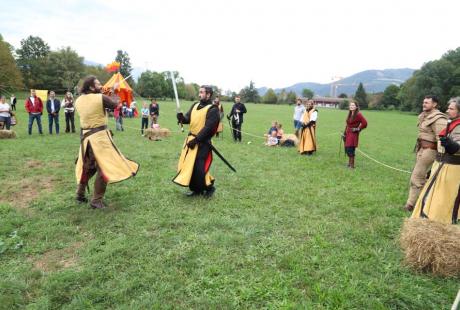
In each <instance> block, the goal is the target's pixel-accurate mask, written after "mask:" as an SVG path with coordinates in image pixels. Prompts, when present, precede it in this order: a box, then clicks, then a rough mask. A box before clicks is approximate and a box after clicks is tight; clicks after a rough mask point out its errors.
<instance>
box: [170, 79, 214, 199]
mask: <svg viewBox="0 0 460 310" xmlns="http://www.w3.org/2000/svg"><path fill="white" fill-rule="evenodd" d="M212 94H213V90H212V87H210V86H201V87H200V91H199V97H200V101H199V102H196V103H194V104H193V105H192V107H191V108H190V110H189V111H188V112H187V113H186V114H185V115H184V114H183V113H178V114H177V120H178V121H179V122H180V123H182V124H190V132H189V134H188V136H187V138H186V139H185V141H184V144H183V147H182V152H181V155H180V158H179V163H178V165H177V175H176V176H175V177H174V179H173V182H174V183H176V184H178V185H181V186H184V187H187V186H188V187H189V188H190V190H191V192H190V193H188V194H187V195H189V196H196V195H204V196H206V197H210V196H212V195H213V194H214V191H215V187H214V178H213V177H212V176H211V175H210V174H209V168H210V167H211V163H212V149H211V138H212V136H213V135H214V134H215V133H216V131H217V127H218V125H219V120H220V117H219V109H218V107H217V106H216V105H213V104H212V100H211V98H212Z"/></svg>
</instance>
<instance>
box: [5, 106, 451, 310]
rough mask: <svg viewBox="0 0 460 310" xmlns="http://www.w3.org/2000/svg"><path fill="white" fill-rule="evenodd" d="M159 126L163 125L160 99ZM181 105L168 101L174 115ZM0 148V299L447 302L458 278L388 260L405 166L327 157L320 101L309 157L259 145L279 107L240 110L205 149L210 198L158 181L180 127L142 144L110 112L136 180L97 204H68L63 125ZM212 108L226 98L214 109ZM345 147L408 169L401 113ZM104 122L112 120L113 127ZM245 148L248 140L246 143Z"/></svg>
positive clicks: (330, 126) (412, 124)
mask: <svg viewBox="0 0 460 310" xmlns="http://www.w3.org/2000/svg"><path fill="white" fill-rule="evenodd" d="M160 104H161V116H160V124H161V125H162V126H163V127H168V128H170V129H171V130H173V131H177V130H178V128H177V125H176V124H175V111H174V106H173V104H172V102H166V103H165V102H160ZM189 104H190V103H183V105H184V109H186V108H188V106H189ZM18 106H19V110H20V111H19V113H18V114H19V116H20V119H19V121H20V123H19V125H18V126H17V127H16V128H15V130H16V131H17V133H18V136H19V137H18V139H15V140H2V141H1V142H0V154H1V155H0V156H1V162H2V166H1V167H2V169H0V179H1V186H0V308H1V309H14V308H24V307H27V308H28V309H56V308H65V309H88V308H95V309H103V308H119V309H147V308H165V309H172V308H225V309H233V308H304V309H305V308H307V309H313V308H314V309H331V308H332V309H333V308H337V309H338V308H346V309H353V308H354V309H450V306H451V305H452V302H453V300H454V298H455V295H456V293H457V290H458V289H459V283H458V279H445V278H438V277H433V276H431V275H429V274H417V273H414V272H412V271H411V270H410V269H408V268H407V267H405V266H404V265H403V264H402V258H403V255H402V253H401V250H400V248H399V245H398V238H399V231H400V227H401V225H402V221H403V219H404V218H405V217H407V214H406V213H404V211H403V210H402V206H403V205H404V203H405V200H406V195H407V187H408V180H409V175H408V174H406V173H402V172H397V171H394V170H390V169H388V168H385V167H382V166H379V165H377V164H376V163H374V162H372V161H369V160H368V159H366V158H364V157H363V156H361V155H360V154H358V155H357V160H356V161H357V168H356V170H355V171H351V170H349V169H347V168H346V167H345V165H346V158H345V157H344V155H343V151H342V152H341V155H340V156H339V136H338V134H337V133H338V132H339V131H341V130H342V129H343V127H344V119H345V115H346V112H345V111H337V110H327V109H321V110H320V113H319V123H318V144H319V151H318V153H317V154H316V155H314V156H312V157H305V156H300V155H298V153H297V152H296V150H295V149H293V148H268V147H265V146H263V139H261V138H260V137H259V136H261V135H263V133H265V132H266V131H267V130H268V128H269V127H270V123H271V121H272V120H279V121H281V122H282V123H283V124H284V127H285V130H286V131H287V132H290V131H291V132H292V130H291V128H292V124H291V123H292V121H291V118H292V110H293V108H292V107H287V106H270V105H251V104H249V105H247V109H248V113H247V116H245V123H244V125H243V130H244V131H247V132H249V133H252V134H254V135H257V136H258V137H252V136H248V135H246V136H245V135H243V143H242V144H234V143H233V142H232V140H231V138H230V132H229V130H228V125H227V126H226V129H225V133H224V138H223V139H220V138H219V139H214V142H215V145H216V147H217V148H218V149H219V150H220V151H221V153H223V154H224V155H225V156H226V158H227V159H228V160H229V161H230V162H231V163H232V164H233V165H234V166H235V167H236V169H237V171H238V172H237V173H232V172H231V171H230V170H229V169H228V168H227V167H226V166H225V165H224V164H223V163H222V162H221V161H220V160H219V159H218V158H217V157H215V158H214V163H213V167H212V174H213V175H214V176H215V177H216V187H217V191H216V194H215V196H214V197H213V198H212V199H210V200H206V199H203V198H188V197H185V196H184V192H185V189H183V188H181V187H179V186H177V185H174V184H173V183H172V182H171V179H172V178H173V176H174V175H175V167H176V163H177V159H178V157H179V151H180V148H181V144H182V141H183V139H184V137H185V134H182V133H180V132H174V133H173V135H172V137H170V138H168V139H166V140H163V141H159V142H150V141H148V140H146V139H145V138H143V137H141V135H140V130H138V129H137V128H140V120H139V119H128V120H125V126H126V130H125V132H115V131H114V132H115V138H114V139H115V142H116V144H117V145H118V146H119V148H120V149H121V150H122V152H123V153H124V154H125V155H126V156H127V157H129V158H131V159H133V160H136V161H138V162H139V163H140V165H141V168H140V171H139V174H138V175H137V176H136V177H135V178H134V179H131V180H129V181H126V182H123V183H119V184H114V185H109V187H108V190H107V193H106V202H107V204H108V205H109V207H108V208H107V209H105V210H90V209H89V208H88V206H87V205H79V204H77V203H76V202H75V201H74V191H75V185H76V184H75V176H74V160H75V157H76V155H77V152H78V146H79V136H78V134H65V133H63V131H64V130H63V128H64V117H63V114H61V131H62V132H61V134H60V135H59V136H56V135H53V136H50V135H48V134H47V126H48V122H47V117H44V118H43V125H44V132H45V134H44V135H43V136H39V135H38V134H37V129H36V125H35V127H34V132H33V135H32V136H28V135H27V129H26V126H27V115H26V114H25V112H24V108H23V101H22V100H20V101H19V103H18ZM224 108H225V109H226V111H228V110H229V109H230V104H229V103H228V104H227V103H226V104H225V106H224ZM364 115H365V117H366V118H367V119H368V121H369V127H368V129H366V130H365V131H364V132H363V133H362V135H361V140H360V148H361V149H362V151H364V152H366V153H367V154H369V155H371V156H373V157H375V158H377V159H378V160H380V161H382V162H384V163H388V164H391V165H393V166H395V167H397V168H401V169H404V170H411V168H412V165H413V162H414V154H413V153H412V148H413V145H414V139H415V137H416V117H415V116H414V115H408V114H400V113H396V112H394V113H390V112H371V111H365V112H364ZM110 126H111V128H112V129H114V127H115V126H114V121H113V119H112V120H111V123H110ZM249 141H251V144H248V142H249Z"/></svg>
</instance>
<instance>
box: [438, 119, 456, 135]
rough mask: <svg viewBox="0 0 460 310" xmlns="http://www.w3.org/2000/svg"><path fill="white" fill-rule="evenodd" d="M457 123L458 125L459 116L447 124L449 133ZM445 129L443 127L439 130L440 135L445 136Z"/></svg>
mask: <svg viewBox="0 0 460 310" xmlns="http://www.w3.org/2000/svg"><path fill="white" fill-rule="evenodd" d="M458 125H460V118H457V119H456V120H454V121H452V123H450V124H449V125H448V127H449V132H448V134H449V133H451V132H452V130H454V128H455V127H457V126H458ZM446 129H447V128H444V129H443V130H441V132H440V133H439V136H440V137H445V136H446Z"/></svg>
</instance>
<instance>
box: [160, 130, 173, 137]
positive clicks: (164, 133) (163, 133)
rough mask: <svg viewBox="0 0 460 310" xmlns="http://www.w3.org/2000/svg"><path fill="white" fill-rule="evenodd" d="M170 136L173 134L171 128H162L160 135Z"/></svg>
mask: <svg viewBox="0 0 460 310" xmlns="http://www.w3.org/2000/svg"><path fill="white" fill-rule="evenodd" d="M170 136H171V130H169V129H168V128H160V137H164V138H167V137H170Z"/></svg>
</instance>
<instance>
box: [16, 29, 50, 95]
mask: <svg viewBox="0 0 460 310" xmlns="http://www.w3.org/2000/svg"><path fill="white" fill-rule="evenodd" d="M49 53H50V47H49V45H48V44H47V43H45V41H43V40H42V39H41V38H40V37H34V36H29V37H27V38H26V39H23V40H21V47H20V48H19V49H17V50H16V54H17V57H18V59H17V64H18V66H19V70H21V72H22V76H23V78H24V83H25V85H26V87H27V88H45V87H46V85H45V83H44V80H46V76H45V74H46V73H45V71H46V65H47V59H48V55H49Z"/></svg>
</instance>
